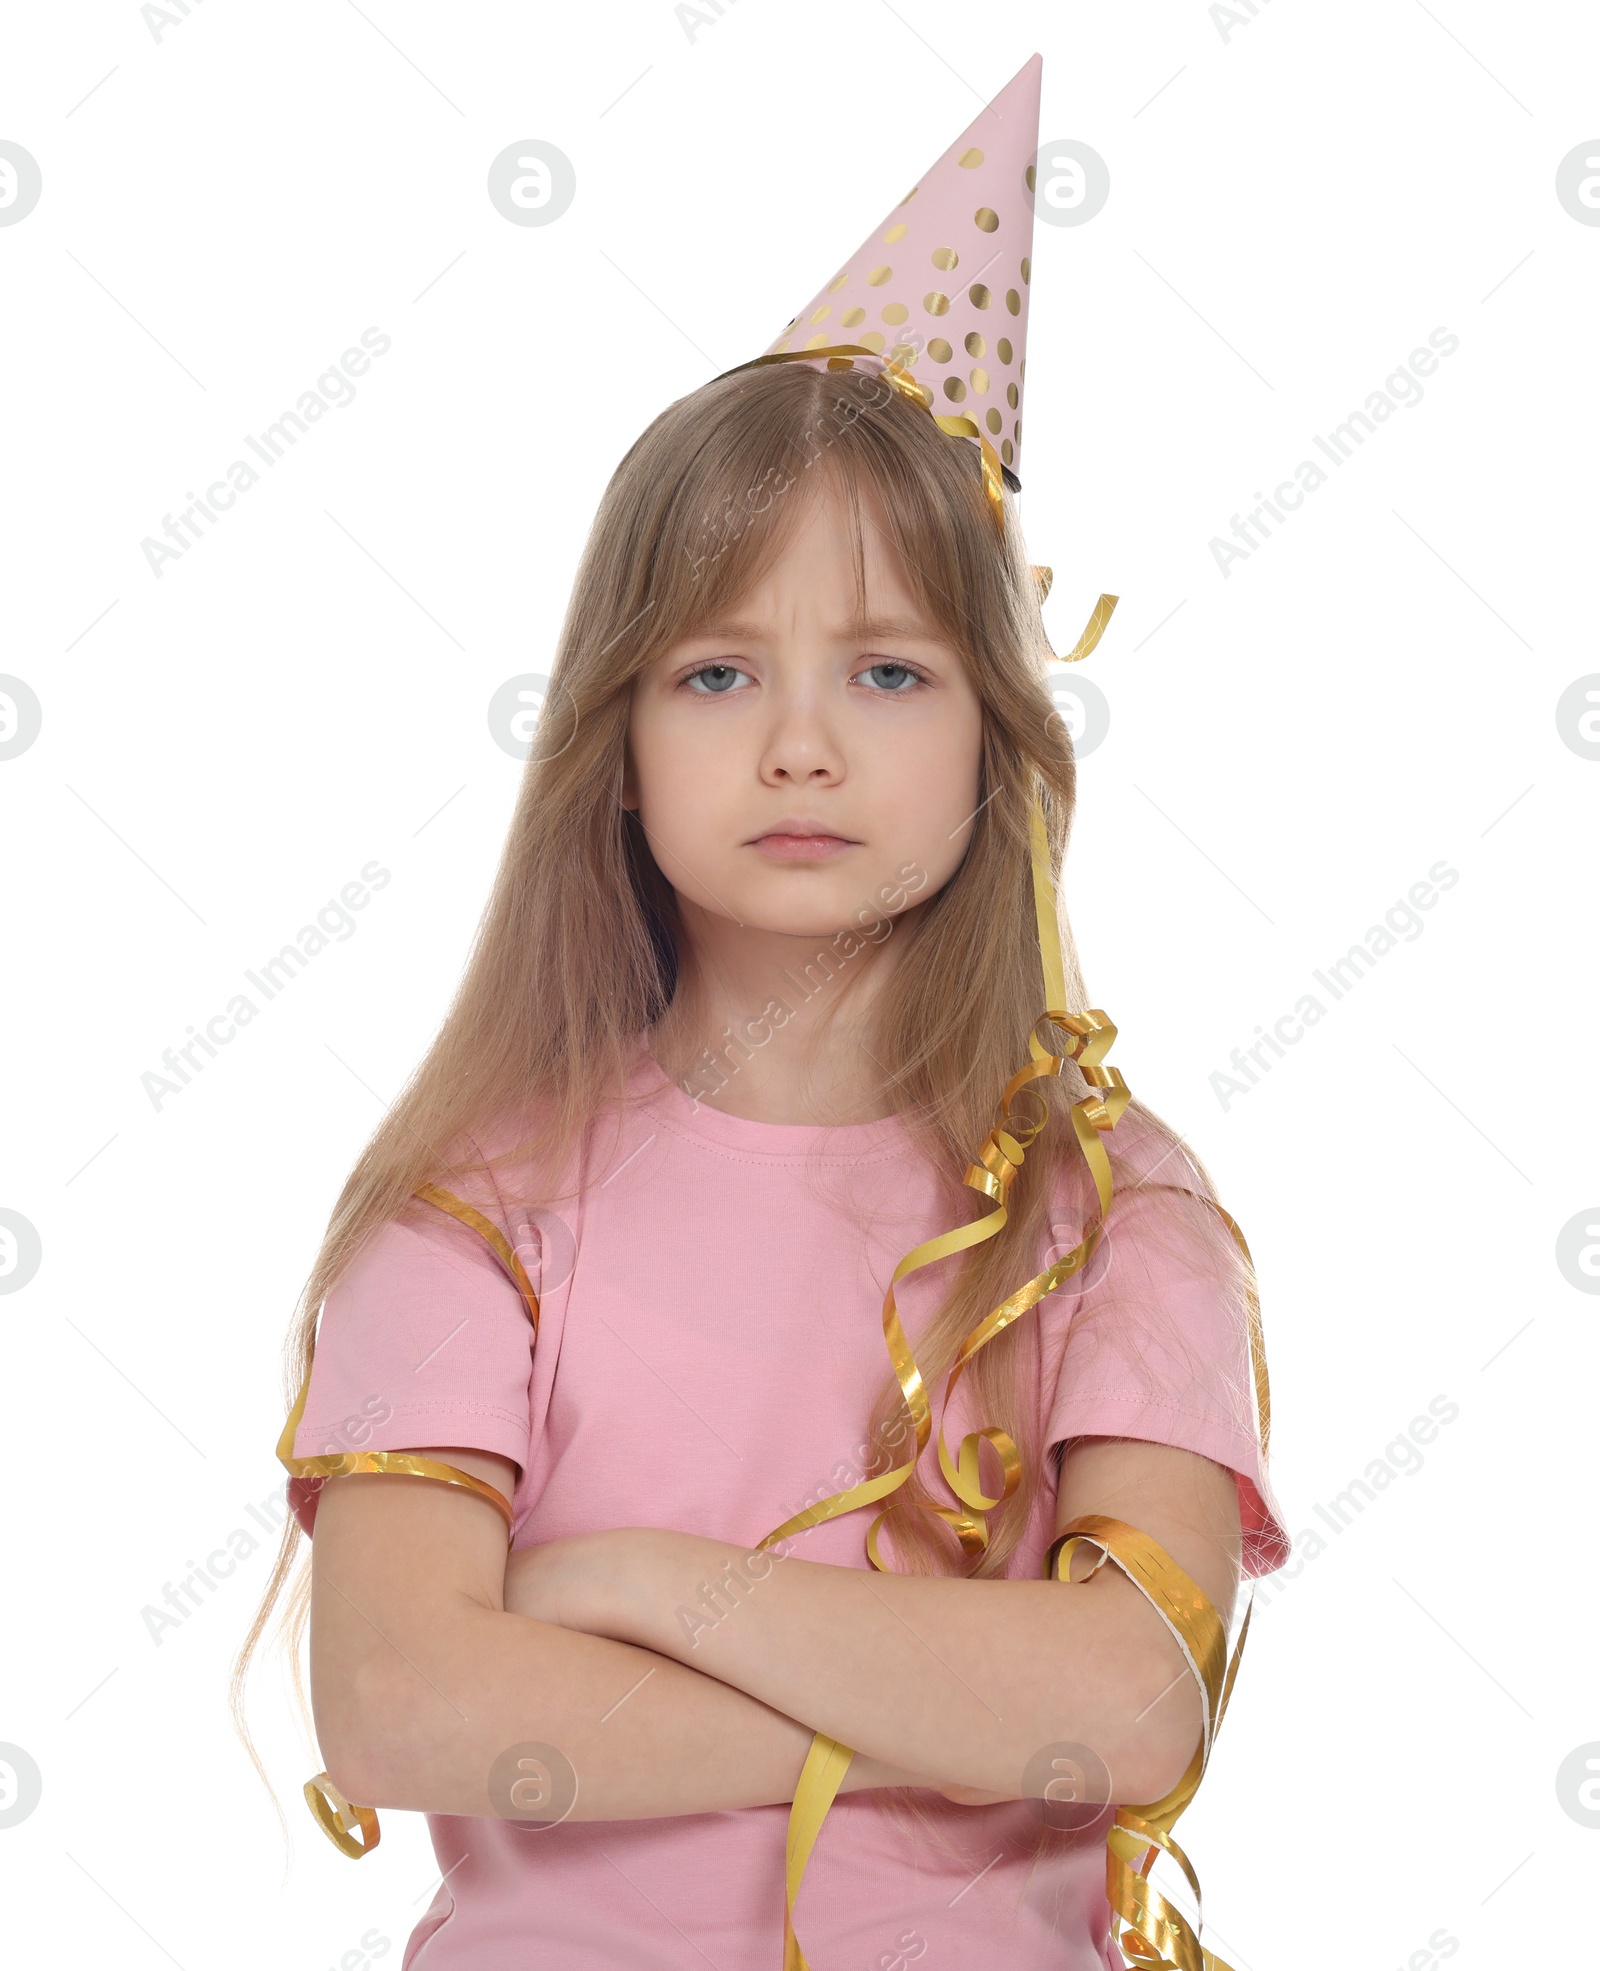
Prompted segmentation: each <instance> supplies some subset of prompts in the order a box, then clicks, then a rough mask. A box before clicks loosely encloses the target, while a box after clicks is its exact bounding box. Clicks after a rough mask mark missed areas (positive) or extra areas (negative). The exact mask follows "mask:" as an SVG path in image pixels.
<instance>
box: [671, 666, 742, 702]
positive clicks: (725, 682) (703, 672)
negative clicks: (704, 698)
mask: <svg viewBox="0 0 1600 1971" xmlns="http://www.w3.org/2000/svg"><path fill="white" fill-rule="evenodd" d="M743 676H744V673H743V671H736V670H735V669H734V668H733V666H732V665H731V664H706V665H704V666H703V667H702V668H701V669H700V670H698V671H691V672H690V673H689V675H688V676H687V677H686V678H685V679H684V683H685V684H687V685H691V686H699V687H701V689H702V694H705V693H709V694H711V695H713V696H726V694H727V693H728V692H729V691H731V690H732V689H733V686H734V683H735V681H736V680H737V679H739V678H741V677H743Z"/></svg>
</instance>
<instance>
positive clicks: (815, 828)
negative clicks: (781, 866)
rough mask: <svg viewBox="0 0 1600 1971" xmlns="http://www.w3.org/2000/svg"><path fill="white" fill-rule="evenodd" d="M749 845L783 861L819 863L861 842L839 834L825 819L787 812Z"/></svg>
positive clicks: (855, 846)
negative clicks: (815, 818)
mask: <svg viewBox="0 0 1600 1971" xmlns="http://www.w3.org/2000/svg"><path fill="white" fill-rule="evenodd" d="M746 846H747V847H749V848H753V849H757V850H759V851H760V852H761V854H762V855H764V856H768V857H770V858H773V859H775V860H778V861H781V862H820V861H822V860H823V859H824V858H826V857H828V856H835V855H841V854H843V852H844V851H845V850H846V849H854V848H859V847H860V846H861V844H860V843H859V842H856V841H853V840H851V839H850V837H849V836H846V835H836V834H835V833H834V832H833V830H832V829H831V828H829V827H827V826H826V825H825V824H824V823H823V822H820V821H811V820H808V819H806V818H804V817H802V816H799V815H785V816H784V817H783V819H782V820H781V821H775V822H774V823H773V824H772V826H771V827H770V828H768V829H766V830H765V831H764V832H763V833H762V834H760V835H757V836H756V837H755V838H754V839H753V840H752V841H750V842H749V843H748V844H747V845H746Z"/></svg>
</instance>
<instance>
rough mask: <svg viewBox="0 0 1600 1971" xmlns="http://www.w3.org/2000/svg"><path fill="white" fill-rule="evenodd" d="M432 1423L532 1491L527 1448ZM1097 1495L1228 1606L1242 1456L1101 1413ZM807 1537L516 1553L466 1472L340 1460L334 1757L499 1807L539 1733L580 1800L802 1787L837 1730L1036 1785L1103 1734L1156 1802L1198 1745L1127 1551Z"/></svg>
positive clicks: (1076, 1453) (861, 1778)
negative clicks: (510, 1775)
mask: <svg viewBox="0 0 1600 1971" xmlns="http://www.w3.org/2000/svg"><path fill="white" fill-rule="evenodd" d="M416 1448H417V1449H418V1450H420V1451H422V1452H423V1454H424V1455H426V1456H430V1457H434V1458H438V1459H442V1460H444V1461H445V1462H447V1463H450V1464H454V1465H458V1466H460V1467H461V1468H462V1469H463V1470H465V1471H468V1472H471V1473H472V1474H473V1475H474V1476H477V1477H481V1478H484V1479H487V1480H488V1482H489V1483H490V1484H492V1485H494V1486H496V1487H498V1488H499V1490H501V1491H502V1492H503V1493H505V1495H506V1496H507V1497H509V1496H510V1495H511V1492H512V1486H513V1480H514V1477H515V1468H514V1467H513V1466H512V1465H511V1464H510V1462H509V1461H508V1460H506V1459H504V1458H499V1457H494V1456H491V1455H490V1454H488V1453H486V1452H481V1451H471V1450H464V1449H457V1448H451V1447H442V1448H437V1447H435V1448H429V1447H422V1446H418V1447H416ZM1086 1513H1103V1514H1106V1515H1108V1516H1109V1517H1112V1518H1116V1519H1121V1520H1124V1521H1126V1522H1127V1523H1128V1524H1130V1525H1132V1526H1136V1527H1138V1528H1139V1529H1140V1530H1141V1531H1142V1532H1144V1533H1146V1534H1148V1535H1149V1536H1150V1537H1151V1538H1152V1539H1154V1540H1156V1541H1158V1542H1159V1543H1160V1544H1161V1545H1162V1546H1163V1547H1165V1548H1166V1550H1167V1552H1168V1553H1169V1554H1170V1555H1171V1556H1172V1558H1173V1559H1174V1560H1175V1561H1176V1562H1177V1564H1178V1565H1179V1566H1180V1567H1181V1568H1182V1569H1183V1570H1184V1572H1185V1573H1186V1574H1188V1575H1189V1577H1190V1578H1191V1579H1192V1580H1193V1581H1194V1582H1195V1583H1196V1584H1197V1585H1198V1586H1199V1587H1200V1588H1201V1589H1202V1590H1203V1591H1204V1592H1205V1593H1206V1594H1207V1595H1208V1596H1209V1597H1210V1599H1211V1600H1212V1602H1213V1603H1214V1604H1215V1606H1216V1608H1217V1612H1218V1614H1219V1615H1220V1616H1221V1617H1222V1619H1223V1621H1224V1623H1226V1622H1227V1620H1228V1618H1229V1615H1230V1613H1231V1610H1232V1605H1233V1599H1234V1595H1235V1592H1236V1590H1237V1585H1238V1578H1239V1539H1240V1535H1239V1514H1238V1500H1237V1488H1236V1485H1235V1481H1234V1478H1233V1475H1232V1473H1231V1472H1228V1471H1225V1470H1224V1469H1222V1468H1221V1467H1220V1466H1218V1465H1215V1464H1213V1463H1212V1462H1211V1461H1210V1460H1208V1459H1206V1458H1202V1457H1198V1456H1196V1455H1195V1454H1194V1453H1192V1452H1188V1451H1182V1450H1178V1449H1176V1448H1174V1447H1172V1446H1169V1445H1158V1444H1145V1443H1139V1442H1134V1441H1132V1440H1127V1439H1118V1438H1083V1439H1079V1440H1078V1441H1077V1442H1076V1443H1074V1444H1071V1445H1069V1446H1068V1447H1067V1449H1066V1452H1065V1456H1064V1460H1063V1465H1062V1471H1061V1480H1060V1486H1059V1490H1058V1494H1057V1516H1056V1525H1057V1527H1058V1529H1059V1528H1060V1527H1064V1526H1066V1525H1067V1524H1068V1523H1069V1522H1070V1521H1071V1520H1073V1519H1076V1518H1079V1517H1081V1516H1082V1515H1084V1514H1086ZM785 1544H786V1545H788V1544H789V1543H785ZM794 1552H795V1557H791V1558H788V1559H779V1558H772V1559H771V1564H770V1566H769V1567H768V1568H767V1570H766V1571H765V1572H763V1571H762V1565H761V1560H759V1559H758V1560H756V1561H754V1562H752V1561H750V1560H749V1558H748V1556H747V1554H746V1550H745V1549H743V1548H741V1547H737V1546H733V1545H729V1544H728V1543H726V1542H723V1541H717V1540H706V1539H702V1538H700V1537H699V1536H697V1535H693V1534H684V1533H676V1532H665V1531H659V1530H655V1529H651V1528H622V1529H618V1530H616V1531H611V1532H602V1533H594V1534H586V1535H583V1536H581V1537H579V1538H576V1539H571V1540H557V1541H552V1542H550V1543H548V1544H546V1545H544V1546H540V1547H531V1548H525V1549H522V1550H521V1551H518V1552H514V1553H512V1554H511V1555H510V1556H508V1555H507V1553H506V1547H505V1525H504V1521H503V1520H502V1519H501V1517H500V1515H499V1514H498V1513H497V1512H496V1511H495V1510H494V1509H493V1507H492V1506H490V1505H489V1504H488V1503H487V1502H485V1501H484V1500H482V1499H481V1498H479V1497H477V1496H476V1495H473V1494H471V1493H468V1492H466V1491H465V1490H464V1489H462V1488H456V1487H447V1486H443V1485H438V1484H433V1483H430V1482H428V1481H425V1480H421V1479H406V1480H404V1481H403V1482H397V1481H394V1480H391V1479H389V1478H385V1477H381V1476H379V1475H376V1474H355V1475H351V1476H346V1477H343V1478H340V1479H338V1480H336V1481H333V1482H330V1483H329V1484H328V1485H327V1486H326V1487H325V1489H324V1491H323V1493H322V1496H321V1499H320V1500H319V1503H318V1509H317V1524H316V1538H315V1541H314V1543H313V1555H312V1608H311V1690H312V1706H313V1711H314V1714H315V1718H316V1725H317V1735H318V1739H319V1742H320V1744H321V1748H322V1752H323V1757H324V1759H325V1761H326V1763H327V1769H328V1772H329V1774H330V1776H331V1777H332V1779H333V1781H334V1784H335V1785H336V1786H338V1787H339V1789H340V1790H341V1792H343V1793H344V1794H345V1795H346V1797H347V1798H349V1799H352V1800H358V1801H361V1802H363V1803H364V1804H366V1805H369V1806H375V1807H380V1808H381V1807H395V1808H403V1809H410V1810H413V1811H418V1812H427V1813H441V1814H489V1813H492V1812H495V1811H496V1808H495V1806H494V1804H493V1802H492V1800H491V1795H490V1790H489V1776H490V1773H491V1769H492V1768H493V1767H494V1765H495V1762H496V1760H497V1759H499V1758H500V1756H501V1755H502V1754H503V1753H504V1752H506V1751H507V1749H508V1748H510V1747H512V1746H516V1745H519V1744H524V1743H528V1742H537V1743H540V1744H544V1745H550V1746H554V1747H556V1748H558V1749H559V1750H560V1752H561V1753H562V1755H563V1756H564V1757H565V1759H566V1760H567V1761H569V1762H570V1764H571V1766H572V1768H573V1769H574V1771H575V1772H576V1774H577V1775H578V1780H579V1785H578V1794H577V1801H576V1804H575V1805H574V1807H573V1809H572V1814H571V1817H572V1818H573V1819H575V1820H620V1819H637V1818H651V1817H656V1816H662V1815H668V1814H691V1813H708V1812H713V1811H718V1810H724V1809H730V1808H737V1807H750V1806H764V1805H774V1804H779V1803H782V1802H786V1801H788V1800H790V1799H792V1798H793V1794H794V1786H795V1781H796V1779H797V1778H798V1776H799V1772H800V1767H801V1764H802V1762H803V1760H804V1758H805V1755H806V1751H807V1749H808V1747H809V1745H810V1743H811V1738H812V1735H813V1733H814V1732H817V1731H822V1732H825V1733H827V1735H828V1736H829V1737H831V1738H836V1739H839V1740H840V1741H842V1742H843V1743H844V1744H846V1745H849V1746H852V1747H854V1748H855V1750H856V1757H855V1758H854V1759H853V1760H852V1762H851V1764H850V1768H849V1770H848V1772H847V1773H846V1776H845V1781H844V1786H843V1788H842V1789H841V1790H842V1791H844V1792H857V1791H860V1790H862V1789H864V1788H870V1787H881V1786H891V1785H910V1786H923V1787H932V1788H937V1789H939V1790H941V1791H943V1792H945V1793H946V1795H947V1796H948V1797H951V1798H955V1799H960V1800H968V1801H978V1800H984V1799H1016V1798H1019V1797H1020V1796H1021V1792H1022V1775H1023V1770H1024V1768H1025V1766H1026V1765H1027V1762H1028V1760H1029V1759H1030V1758H1031V1757H1032V1756H1033V1755H1034V1754H1035V1753H1036V1752H1038V1751H1039V1750H1040V1748H1042V1747H1044V1746H1047V1745H1051V1744H1056V1743H1059V1742H1063V1741H1068V1742H1071V1743H1074V1744H1078V1745H1086V1746H1090V1747H1092V1748H1093V1749H1094V1750H1095V1751H1096V1752H1097V1753H1098V1754H1099V1755H1100V1757H1101V1758H1102V1759H1103V1760H1104V1762H1105V1764H1106V1767H1107V1768H1108V1770H1109V1772H1110V1774H1111V1781H1112V1789H1113V1791H1112V1798H1113V1799H1115V1800H1117V1801H1119V1802H1129V1803H1138V1802H1144V1801H1152V1800H1157V1799H1159V1798H1160V1797H1161V1796H1162V1795H1163V1794H1164V1793H1166V1792H1167V1791H1168V1790H1169V1789H1170V1788H1171V1787H1172V1786H1173V1785H1175V1784H1176V1782H1177V1780H1178V1779H1179V1778H1180V1777H1181V1775H1182V1773H1183V1771H1184V1769H1185V1767H1186V1766H1187V1765H1188V1763H1189V1759H1190V1757H1191V1755H1192V1753H1193V1752H1194V1749H1195V1746H1196V1744H1197V1742H1198V1739H1199V1735H1200V1716H1201V1714H1200V1700H1199V1693H1198V1691H1197V1689H1196V1687H1195V1683H1194V1680H1193V1678H1192V1676H1191V1675H1190V1673H1189V1671H1188V1668H1187V1666H1186V1665H1185V1663H1184V1660H1183V1657H1182V1655H1181V1654H1180V1652H1179V1650H1178V1647H1177V1644H1176V1643H1175V1642H1174V1640H1173V1639H1172V1636H1171V1634H1170V1632H1169V1631H1168V1629H1167V1628H1166V1626H1165V1624H1164V1623H1163V1622H1162V1620H1161V1618H1160V1617H1159V1616H1158V1615H1157V1614H1156V1612H1155V1610H1154V1609H1153V1608H1151V1607H1150V1605H1149V1603H1148V1602H1146V1601H1145V1599H1144V1597H1143V1596H1142V1595H1141V1594H1140V1593H1139V1592H1138V1590H1137V1589H1136V1588H1134V1587H1133V1585H1132V1584H1131V1582H1129V1581H1128V1580H1126V1579H1125V1578H1124V1577H1123V1576H1122V1575H1121V1574H1120V1573H1119V1572H1118V1571H1117V1570H1116V1569H1115V1568H1113V1567H1111V1566H1109V1565H1108V1566H1105V1567H1102V1568H1101V1569H1100V1570H1099V1572H1098V1573H1096V1574H1095V1576H1094V1578H1093V1579H1092V1580H1088V1581H1081V1582H1079V1581H1074V1582H1070V1583H1062V1582H1058V1581H1042V1580H1040V1581H1011V1580H992V1581H974V1580H964V1579H959V1578H948V1577H929V1576H913V1575H900V1574H884V1573H878V1572H876V1571H875V1570H869V1569H866V1568H855V1567H839V1566H833V1565H830V1564H827V1563H823V1562H816V1561H807V1560H805V1559H803V1558H800V1557H798V1556H799V1555H801V1554H803V1552H804V1542H803V1540H801V1541H798V1542H796V1543H795V1548H794ZM1074 1571H1075V1572H1079V1571H1082V1570H1079V1569H1075V1570H1074ZM719 1584H721V1587H720V1591H719ZM707 1588H710V1589H711V1590H712V1592H711V1593H710V1594H709V1595H707V1594H705V1593H704V1592H703V1591H704V1590H705V1589H707Z"/></svg>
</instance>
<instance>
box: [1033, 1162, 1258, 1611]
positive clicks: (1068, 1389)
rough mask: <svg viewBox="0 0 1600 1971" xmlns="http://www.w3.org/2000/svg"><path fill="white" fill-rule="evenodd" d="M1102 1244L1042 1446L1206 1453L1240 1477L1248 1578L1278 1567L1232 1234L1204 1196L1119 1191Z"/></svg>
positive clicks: (1072, 1327) (1074, 1311) (1081, 1296)
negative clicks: (1085, 1441)
mask: <svg viewBox="0 0 1600 1971" xmlns="http://www.w3.org/2000/svg"><path fill="white" fill-rule="evenodd" d="M1101 1248H1102V1250H1100V1251H1097V1252H1096V1254H1095V1255H1094V1257H1093V1259H1092V1260H1091V1262H1090V1265H1089V1268H1088V1277H1087V1281H1086V1284H1085V1285H1084V1286H1083V1287H1082V1288H1081V1290H1080V1291H1079V1292H1078V1294H1077V1295H1076V1296H1075V1297H1073V1298H1070V1299H1069V1301H1068V1308H1069V1310H1070V1314H1069V1320H1070V1324H1069V1326H1068V1329H1067V1338H1066V1345H1065V1348H1064V1349H1063V1351H1062V1355H1061V1361H1060V1370H1059V1374H1058V1376H1057V1380H1056V1385H1055V1394H1054V1399H1053V1401H1052V1403H1051V1406H1050V1409H1049V1413H1048V1426H1047V1430H1046V1434H1045V1443H1046V1444H1047V1445H1053V1444H1057V1443H1062V1442H1065V1441H1067V1440H1069V1439H1072V1438H1076V1437H1132V1438H1138V1439H1140V1440H1142V1441H1144V1442H1146V1443H1152V1444H1172V1445H1176V1446H1177V1447H1178V1448H1179V1449H1181V1450H1185V1451H1194V1452H1196V1453H1197V1454H1198V1455H1199V1456H1201V1457H1203V1458H1210V1459H1211V1460H1212V1461H1213V1463H1215V1464H1219V1465H1221V1466H1223V1467H1224V1468H1225V1469H1227V1470H1229V1471H1232V1472H1233V1473H1234V1475H1235V1477H1236V1479H1237V1481H1238V1488H1239V1516H1240V1520H1241V1523H1242V1528H1243V1534H1244V1553H1243V1566H1244V1572H1245V1574H1246V1575H1256V1574H1269V1573H1271V1572H1272V1571H1273V1570H1274V1569H1275V1568H1277V1567H1281V1566H1282V1564H1283V1562H1284V1561H1285V1560H1286V1559H1287V1558H1288V1553H1289V1541H1288V1536H1287V1534H1286V1533H1285V1531H1284V1527H1283V1521H1282V1515H1281V1513H1280V1511H1279V1509H1278V1505H1277V1501H1276V1500H1275V1499H1274V1497H1273V1493H1272V1487H1271V1482H1270V1479H1269V1477H1268V1474H1267V1469H1266V1460H1265V1457H1264V1455H1263V1452H1262V1449H1261V1441H1260V1435H1259V1431H1258V1427H1257V1404H1256V1385H1255V1375H1254V1370H1253V1366H1252V1360H1251V1351H1250V1335H1249V1314H1248V1302H1247V1300H1246V1297H1245V1292H1244V1284H1243V1275H1242V1270H1241V1268H1242V1255H1241V1254H1240V1253H1239V1251H1238V1248H1237V1246H1236V1245H1235V1244H1234V1241H1233V1236H1232V1234H1231V1233H1230V1232H1229V1230H1228V1228H1227V1226H1226V1225H1225V1224H1224V1222H1223V1221H1222V1219H1221V1218H1219V1217H1218V1216H1217V1214H1216V1212H1214V1211H1213V1210H1212V1209H1211V1207H1210V1206H1209V1205H1207V1204H1206V1203H1205V1202H1204V1201H1203V1200H1202V1199H1199V1198H1196V1197H1193V1196H1191V1195H1189V1194H1187V1193H1183V1192H1178V1191H1174V1190H1172V1189H1169V1188H1166V1187H1159V1186H1156V1185H1150V1186H1135V1187H1134V1188H1132V1189H1131V1190H1128V1191H1125V1192H1119V1193H1117V1194H1116V1195H1115V1196H1114V1197H1113V1200H1112V1207H1111V1212H1110V1214H1109V1216H1108V1218H1107V1222H1106V1231H1105V1233H1104V1235H1103V1236H1102V1240H1101ZM1105 1248H1109V1250H1104V1249H1105ZM1052 1298H1054V1296H1052Z"/></svg>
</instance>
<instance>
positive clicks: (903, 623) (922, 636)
mask: <svg viewBox="0 0 1600 1971" xmlns="http://www.w3.org/2000/svg"><path fill="white" fill-rule="evenodd" d="M765 635H766V631H765V629H764V628H763V626H762V625H761V624H759V623H709V624H706V625H704V626H703V627H701V628H697V629H692V630H689V631H686V632H685V636H684V641H685V642H689V641H692V640H693V639H695V638H698V637H730V638H733V639H735V640H737V641H743V640H748V641H750V642H756V641H758V640H759V639H760V638H761V637H763V636H765ZM833 635H834V637H835V639H836V640H837V641H840V642H845V641H851V640H854V639H855V638H857V637H882V638H885V639H888V638H898V639H900V640H901V641H904V642H911V641H915V642H919V643H938V642H941V641H942V638H941V637H940V635H939V632H938V631H937V630H936V629H934V627H933V626H932V625H931V624H929V623H919V622H913V621H911V620H910V619H908V618H905V617H900V616H864V617H860V618H858V619H856V620H855V621H852V622H848V623H843V624H841V625H840V626H839V628H838V629H836V630H835V631H834V632H833Z"/></svg>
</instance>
